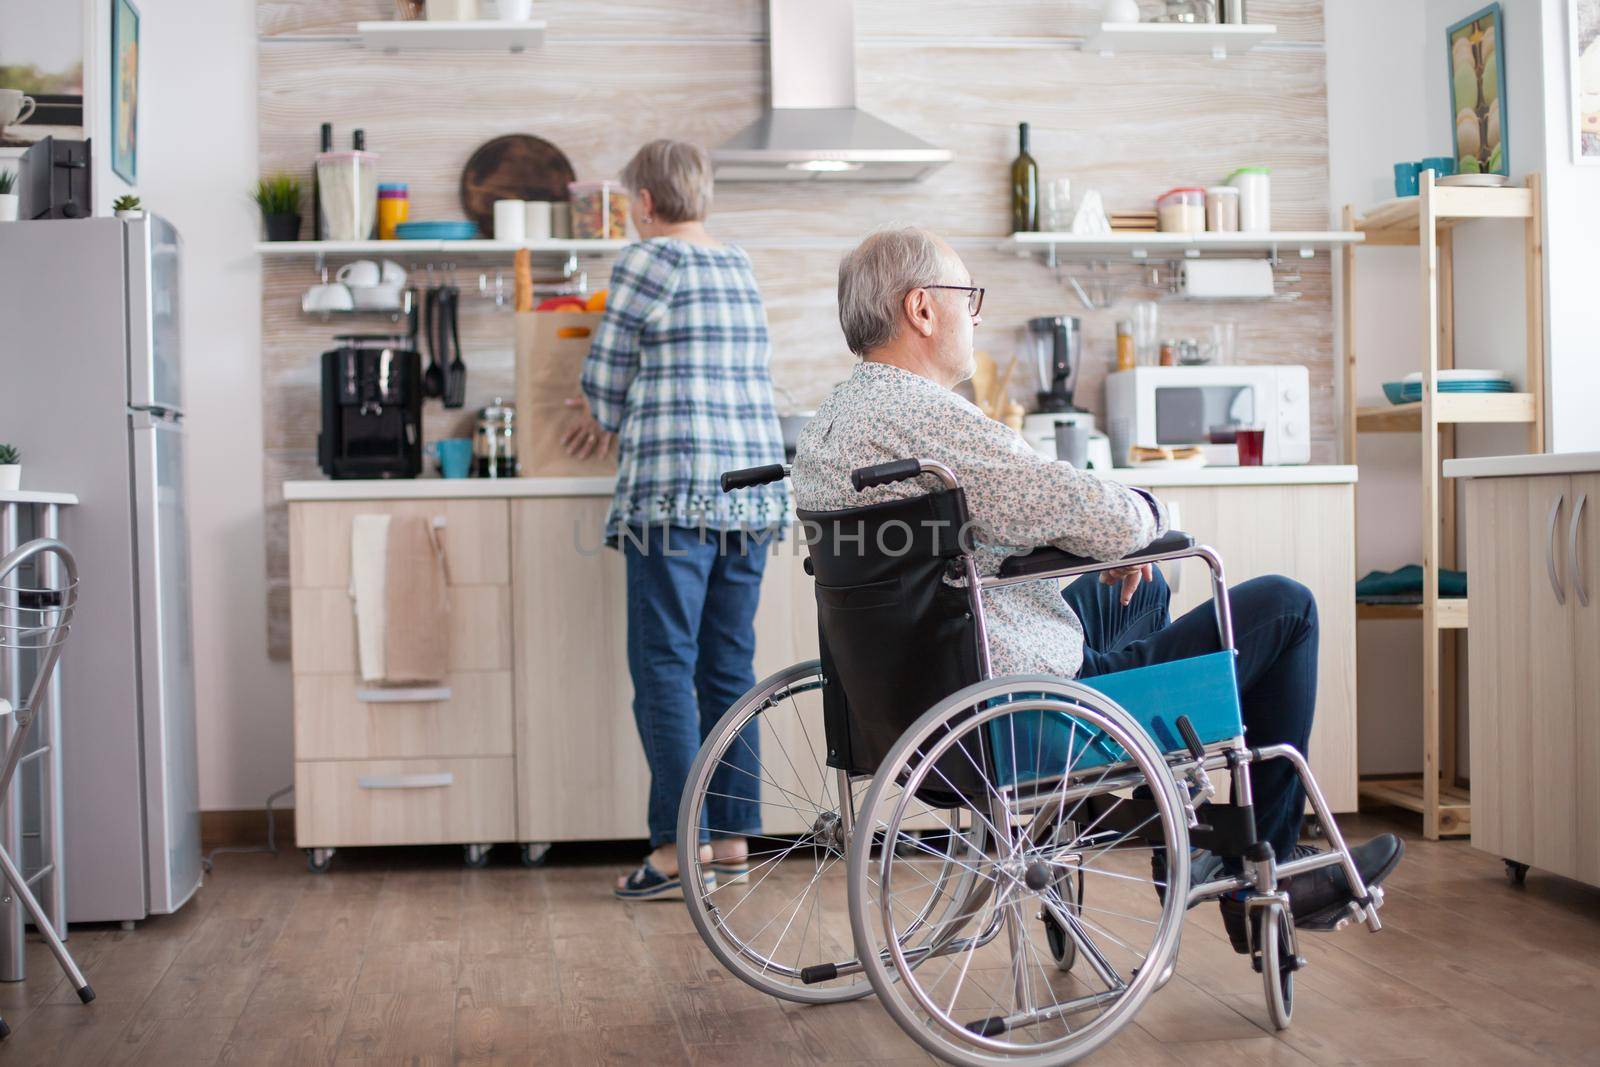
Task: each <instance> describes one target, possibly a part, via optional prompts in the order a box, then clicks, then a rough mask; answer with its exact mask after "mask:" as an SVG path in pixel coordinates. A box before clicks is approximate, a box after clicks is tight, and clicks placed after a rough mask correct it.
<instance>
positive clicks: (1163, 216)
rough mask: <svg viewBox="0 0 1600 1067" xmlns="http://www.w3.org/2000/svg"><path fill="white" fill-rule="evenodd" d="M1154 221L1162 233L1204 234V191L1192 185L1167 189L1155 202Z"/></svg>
mask: <svg viewBox="0 0 1600 1067" xmlns="http://www.w3.org/2000/svg"><path fill="white" fill-rule="evenodd" d="M1156 219H1157V228H1158V229H1160V230H1161V231H1162V232H1163V233H1204V232H1205V228H1206V194H1205V190H1204V189H1199V188H1196V187H1195V186H1192V185H1190V186H1180V187H1178V188H1176V189H1169V190H1168V191H1167V192H1165V193H1163V194H1162V195H1161V196H1160V197H1159V198H1157V200H1156Z"/></svg>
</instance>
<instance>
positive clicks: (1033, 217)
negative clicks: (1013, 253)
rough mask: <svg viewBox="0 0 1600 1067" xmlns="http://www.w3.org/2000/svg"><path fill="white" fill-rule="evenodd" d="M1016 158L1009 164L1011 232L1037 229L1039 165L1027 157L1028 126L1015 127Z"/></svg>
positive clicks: (1025, 124)
mask: <svg viewBox="0 0 1600 1067" xmlns="http://www.w3.org/2000/svg"><path fill="white" fill-rule="evenodd" d="M1017 137H1018V148H1019V151H1018V152H1017V158H1016V159H1015V160H1013V161H1012V163H1011V232H1012V233H1027V232H1030V231H1032V230H1037V229H1038V228H1039V164H1037V163H1035V162H1034V161H1033V157H1032V156H1030V155H1028V124H1027V123H1026V122H1024V123H1021V124H1020V125H1019V126H1018V127H1017Z"/></svg>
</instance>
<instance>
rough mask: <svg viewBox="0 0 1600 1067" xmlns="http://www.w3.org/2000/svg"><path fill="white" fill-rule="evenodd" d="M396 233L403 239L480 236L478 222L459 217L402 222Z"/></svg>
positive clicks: (459, 239)
mask: <svg viewBox="0 0 1600 1067" xmlns="http://www.w3.org/2000/svg"><path fill="white" fill-rule="evenodd" d="M394 234H395V236H396V237H398V238H400V239H401V240H403V241H408V240H409V241H415V240H431V241H470V240H472V239H473V238H475V237H477V236H478V226H477V223H474V222H465V221H461V220H459V219H445V220H439V221H436V222H426V221H424V222H402V223H400V225H398V226H396V227H395V228H394Z"/></svg>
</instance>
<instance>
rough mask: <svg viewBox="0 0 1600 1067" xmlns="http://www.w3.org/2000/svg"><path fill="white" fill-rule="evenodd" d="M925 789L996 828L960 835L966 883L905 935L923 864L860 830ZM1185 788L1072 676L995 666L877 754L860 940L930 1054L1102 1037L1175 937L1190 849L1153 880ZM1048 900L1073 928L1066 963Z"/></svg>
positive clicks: (997, 1057)
mask: <svg viewBox="0 0 1600 1067" xmlns="http://www.w3.org/2000/svg"><path fill="white" fill-rule="evenodd" d="M1108 760H1115V761H1116V762H1107V761H1108ZM1001 768H1008V769H1009V770H1006V771H1004V772H1002V770H1001ZM963 770H965V771H967V772H969V773H967V774H965V775H961V774H958V772H959V771H963ZM952 776H956V777H964V778H965V779H966V781H955V780H952ZM974 781H976V786H974ZM929 790H953V791H958V792H961V793H962V794H963V795H965V796H966V797H967V799H968V805H969V810H970V812H971V818H972V825H973V826H974V828H975V829H977V828H981V829H982V830H983V831H985V832H986V833H985V836H986V838H987V840H980V839H979V838H978V835H977V834H973V835H971V836H970V837H969V838H968V839H967V840H966V842H965V845H966V847H965V848H964V849H956V850H952V851H951V856H952V858H955V859H957V860H958V861H959V862H960V863H961V864H962V869H963V873H964V874H966V875H967V878H966V880H965V882H964V885H963V888H964V890H965V892H966V895H965V897H964V898H963V899H962V900H961V901H960V902H959V903H958V904H957V906H956V907H955V908H953V909H950V910H947V911H946V912H944V913H943V917H942V919H941V920H940V928H939V929H937V930H935V931H933V932H931V933H930V934H927V935H925V936H923V937H922V938H920V939H919V940H918V941H917V942H916V943H915V944H913V945H910V946H908V943H907V938H906V937H905V930H906V926H907V924H908V922H917V921H925V920H923V919H921V917H920V916H919V915H918V913H917V911H916V909H915V904H916V901H917V900H918V899H920V896H921V893H922V891H923V885H922V882H923V879H922V878H920V877H918V875H917V873H916V872H913V871H909V870H905V869H903V868H902V866H901V860H900V859H899V858H898V857H897V856H896V855H895V853H894V851H893V850H892V849H884V850H876V851H875V850H871V849H869V848H867V847H861V846H863V845H864V844H865V843H866V842H868V841H870V840H872V839H873V838H874V837H882V838H884V839H886V840H894V839H897V838H898V837H900V836H901V835H903V833H904V829H903V827H904V825H905V822H906V818H907V816H908V815H910V814H911V813H912V812H913V810H914V805H915V802H916V800H917V798H918V797H920V796H925V795H928V791H929ZM1178 790H1179V787H1178V785H1177V783H1176V782H1175V781H1174V779H1173V777H1172V773H1171V771H1170V770H1169V768H1168V765H1167V763H1166V761H1165V759H1164V758H1163V756H1162V754H1161V753H1160V752H1159V751H1158V750H1157V749H1156V747H1155V745H1154V744H1153V743H1152V742H1151V740H1150V738H1149V736H1148V735H1147V734H1145V732H1144V731H1143V729H1142V728H1141V727H1140V726H1139V725H1138V723H1137V722H1136V721H1135V720H1134V719H1133V718H1132V717H1131V716H1130V715H1128V713H1127V712H1125V711H1124V710H1123V709H1122V708H1121V707H1119V706H1118V705H1117V704H1115V703H1114V702H1113V701H1111V700H1109V699H1108V698H1106V697H1105V696H1103V695H1101V694H1099V693H1096V692H1094V691H1093V690H1090V689H1088V688H1086V687H1084V686H1081V685H1078V684H1077V683H1075V682H1071V681H1066V680H1063V679H1059V678H1049V677H1044V676H1012V677H1004V678H996V679H991V680H989V681H987V682H980V683H978V684H976V685H973V686H969V687H968V688H966V689H964V690H962V691H961V692H959V693H956V694H954V695H953V696H951V697H949V698H948V699H946V700H944V701H943V702H941V703H940V704H938V705H936V706H935V707H934V708H932V709H931V710H929V711H928V712H927V713H926V714H924V715H923V716H922V717H921V718H920V719H918V720H917V722H916V723H915V724H914V725H913V726H912V727H911V729H910V730H908V731H907V732H906V733H905V734H904V735H903V736H902V737H901V738H900V740H899V741H898V742H897V743H896V744H895V746H894V747H893V748H892V749H891V750H890V752H889V754H888V756H887V757H886V758H885V759H884V761H883V763H882V764H881V765H880V767H879V770H878V773H877V775H876V776H875V777H874V778H873V780H872V785H871V787H870V788H869V789H868V791H867V793H866V795H865V796H864V797H863V798H862V803H861V810H860V813H859V823H858V832H857V835H856V838H855V846H854V847H852V849H851V852H850V860H849V862H850V880H849V900H850V918H851V925H852V928H853V930H854V933H855V937H856V955H857V957H858V958H859V959H861V960H862V961H863V962H864V964H865V967H866V973H867V977H868V979H869V980H870V981H871V983H872V986H873V988H874V989H875V990H876V991H877V993H878V996H879V998H880V999H881V1000H882V1001H883V1004H884V1007H885V1009H887V1010H888V1012H889V1013H890V1015H891V1016H893V1018H894V1019H895V1021H896V1022H898V1023H899V1024H900V1026H901V1028H902V1029H904V1030H905V1031H906V1033H907V1034H909V1035H910V1036H911V1037H912V1038H913V1039H915V1040H916V1041H917V1042H918V1043H919V1044H921V1045H922V1046H923V1047H924V1048H926V1049H927V1050H928V1051H929V1052H931V1053H933V1054H934V1055H935V1056H938V1057H940V1058H941V1059H944V1060H946V1061H948V1062H952V1063H958V1064H970V1065H974V1067H979V1065H992V1064H997V1063H1004V1064H1011V1063H1018V1064H1029V1065H1047V1064H1063V1063H1069V1062H1071V1061H1073V1060H1075V1059H1077V1058H1079V1057H1080V1056H1084V1055H1087V1054H1088V1053H1090V1052H1092V1051H1094V1050H1095V1049H1096V1048H1098V1047H1100V1046H1101V1045H1102V1044H1104V1043H1105V1042H1106V1041H1107V1040H1109V1039H1110V1038H1111V1037H1112V1036H1114V1035H1115V1034H1116V1033H1117V1031H1118V1030H1120V1029H1121V1028H1122V1027H1123V1026H1124V1025H1126V1024H1127V1023H1128V1022H1129V1021H1131V1020H1132V1018H1133V1017H1134V1015H1135V1013H1137V1012H1138V1010H1139V1008H1140V1006H1141V1005H1142V1004H1143V1003H1144V1001H1145V1000H1146V999H1147V998H1148V997H1149V995H1150V994H1151V993H1152V992H1154V991H1155V990H1156V989H1158V988H1159V987H1160V982H1161V979H1162V977H1163V975H1164V974H1165V972H1167V970H1168V968H1169V966H1170V965H1171V964H1172V962H1173V959H1174V957H1175V955H1176V952H1177V946H1178V934H1179V929H1180V926H1181V923H1182V921H1183V914H1184V910H1185V904H1186V903H1187V897H1188V893H1189V874H1188V865H1187V864H1172V865H1170V867H1171V870H1170V873H1169V874H1168V875H1167V879H1168V881H1167V882H1166V883H1165V884H1159V883H1157V881H1156V876H1155V874H1154V873H1153V870H1152V864H1151V855H1152V849H1155V848H1165V849H1168V850H1169V852H1170V854H1172V855H1180V856H1182V855H1188V847H1189V837H1188V823H1187V820H1186V817H1185V812H1184V807H1183V802H1182V800H1181V798H1180V795H1179V791H1178ZM867 831H870V833H868V832H867ZM1080 878H1081V879H1082V884H1083V886H1084V890H1081V891H1080V890H1078V886H1079V884H1080V882H1079V879H1080ZM1158 889H1160V890H1162V891H1161V892H1158V891H1157V890H1158ZM1040 914H1043V915H1047V916H1048V917H1049V918H1050V920H1051V925H1054V926H1055V927H1057V928H1058V929H1059V930H1060V931H1061V932H1062V933H1063V934H1064V935H1065V942H1070V944H1071V946H1072V947H1071V952H1070V954H1071V955H1075V957H1076V961H1075V964H1073V965H1072V966H1071V967H1070V970H1068V969H1064V968H1062V967H1061V966H1060V964H1059V962H1058V961H1065V959H1066V957H1067V956H1068V955H1069V953H1068V951H1067V949H1066V944H1065V943H1063V945H1062V946H1061V948H1060V949H1059V950H1057V949H1056V948H1055V947H1054V946H1052V945H1051V944H1050V940H1051V931H1050V930H1049V928H1048V926H1047V925H1046V924H1044V923H1041V922H1039V921H1038V920H1037V918H1036V916H1038V915H1040Z"/></svg>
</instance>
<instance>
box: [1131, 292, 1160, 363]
mask: <svg viewBox="0 0 1600 1067" xmlns="http://www.w3.org/2000/svg"><path fill="white" fill-rule="evenodd" d="M1160 326H1161V305H1159V304H1157V303H1156V302H1155V301H1154V300H1140V301H1138V302H1137V303H1135V304H1134V305H1133V361H1134V363H1135V364H1136V365H1137V366H1140V367H1153V366H1155V365H1156V352H1157V349H1156V345H1157V342H1158V341H1159V339H1160Z"/></svg>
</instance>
